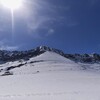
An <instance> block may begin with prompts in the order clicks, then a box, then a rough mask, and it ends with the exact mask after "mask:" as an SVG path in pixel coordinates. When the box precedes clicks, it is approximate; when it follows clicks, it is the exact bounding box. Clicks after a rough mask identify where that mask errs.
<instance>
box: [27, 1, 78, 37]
mask: <svg viewBox="0 0 100 100" xmlns="http://www.w3.org/2000/svg"><path fill="white" fill-rule="evenodd" d="M35 10H37V13H35V14H34V12H32V13H31V16H30V18H29V20H28V21H27V29H28V32H29V33H31V34H34V37H37V38H38V37H39V38H40V37H41V33H42V34H43V33H44V36H50V35H53V34H54V33H56V30H55V25H56V27H60V25H61V24H66V25H67V26H68V27H69V26H70V27H71V26H75V25H77V24H76V23H75V21H74V22H72V21H66V20H71V19H69V15H68V16H67V14H66V16H63V12H65V13H67V12H68V11H70V6H69V5H67V6H62V5H54V4H52V3H50V2H47V1H46V0H45V2H43V1H41V0H39V1H36V0H35ZM63 17H64V18H63ZM63 22H64V23H63Z"/></svg>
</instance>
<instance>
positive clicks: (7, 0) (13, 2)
mask: <svg viewBox="0 0 100 100" xmlns="http://www.w3.org/2000/svg"><path fill="white" fill-rule="evenodd" d="M0 4H2V6H4V7H6V8H8V9H11V10H16V9H18V8H20V7H21V5H22V0H0Z"/></svg>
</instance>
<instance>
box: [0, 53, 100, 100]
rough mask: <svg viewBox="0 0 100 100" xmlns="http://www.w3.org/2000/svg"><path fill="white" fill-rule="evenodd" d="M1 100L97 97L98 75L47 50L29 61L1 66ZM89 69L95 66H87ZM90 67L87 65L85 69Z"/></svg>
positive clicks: (95, 99) (94, 99)
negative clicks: (8, 73) (10, 73)
mask: <svg viewBox="0 0 100 100" xmlns="http://www.w3.org/2000/svg"><path fill="white" fill-rule="evenodd" d="M20 64H22V66H20V67H16V68H13V69H11V70H9V71H10V72H12V73H13V75H7V76H0V100H99V99H100V95H99V94H100V74H99V73H97V72H96V71H89V70H84V67H83V66H85V67H86V66H89V65H84V64H81V63H75V62H73V61H71V60H69V59H66V58H64V57H62V56H61V55H59V54H57V53H54V52H50V51H47V52H45V53H43V54H41V55H39V56H37V57H33V58H30V59H29V60H28V61H24V60H22V61H15V62H7V63H5V64H2V65H0V66H1V67H0V68H1V69H2V70H1V74H2V73H4V72H6V71H7V69H8V68H9V67H11V66H18V65H20ZM90 66H92V68H94V67H95V66H96V64H95V65H90ZM88 69H89V68H88Z"/></svg>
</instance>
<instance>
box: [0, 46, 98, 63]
mask: <svg viewBox="0 0 100 100" xmlns="http://www.w3.org/2000/svg"><path fill="white" fill-rule="evenodd" d="M46 51H50V52H55V53H57V54H59V55H61V56H63V57H65V58H68V59H70V60H73V61H75V62H83V63H84V62H85V63H95V62H100V54H96V53H94V54H91V55H90V54H65V53H64V52H63V51H61V50H58V49H55V48H50V47H48V46H39V47H36V48H35V49H31V50H27V51H6V50H0V61H1V62H2V61H3V62H8V61H15V60H20V59H25V60H27V59H29V58H31V57H36V56H38V55H40V54H42V53H44V52H46Z"/></svg>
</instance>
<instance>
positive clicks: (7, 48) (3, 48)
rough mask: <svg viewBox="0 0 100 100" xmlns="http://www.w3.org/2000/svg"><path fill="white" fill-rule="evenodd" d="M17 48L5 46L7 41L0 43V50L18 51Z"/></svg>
mask: <svg viewBox="0 0 100 100" xmlns="http://www.w3.org/2000/svg"><path fill="white" fill-rule="evenodd" d="M18 49H19V47H18V46H13V45H8V44H7V40H5V39H4V40H1V41H0V50H11V51H13V50H18Z"/></svg>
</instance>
